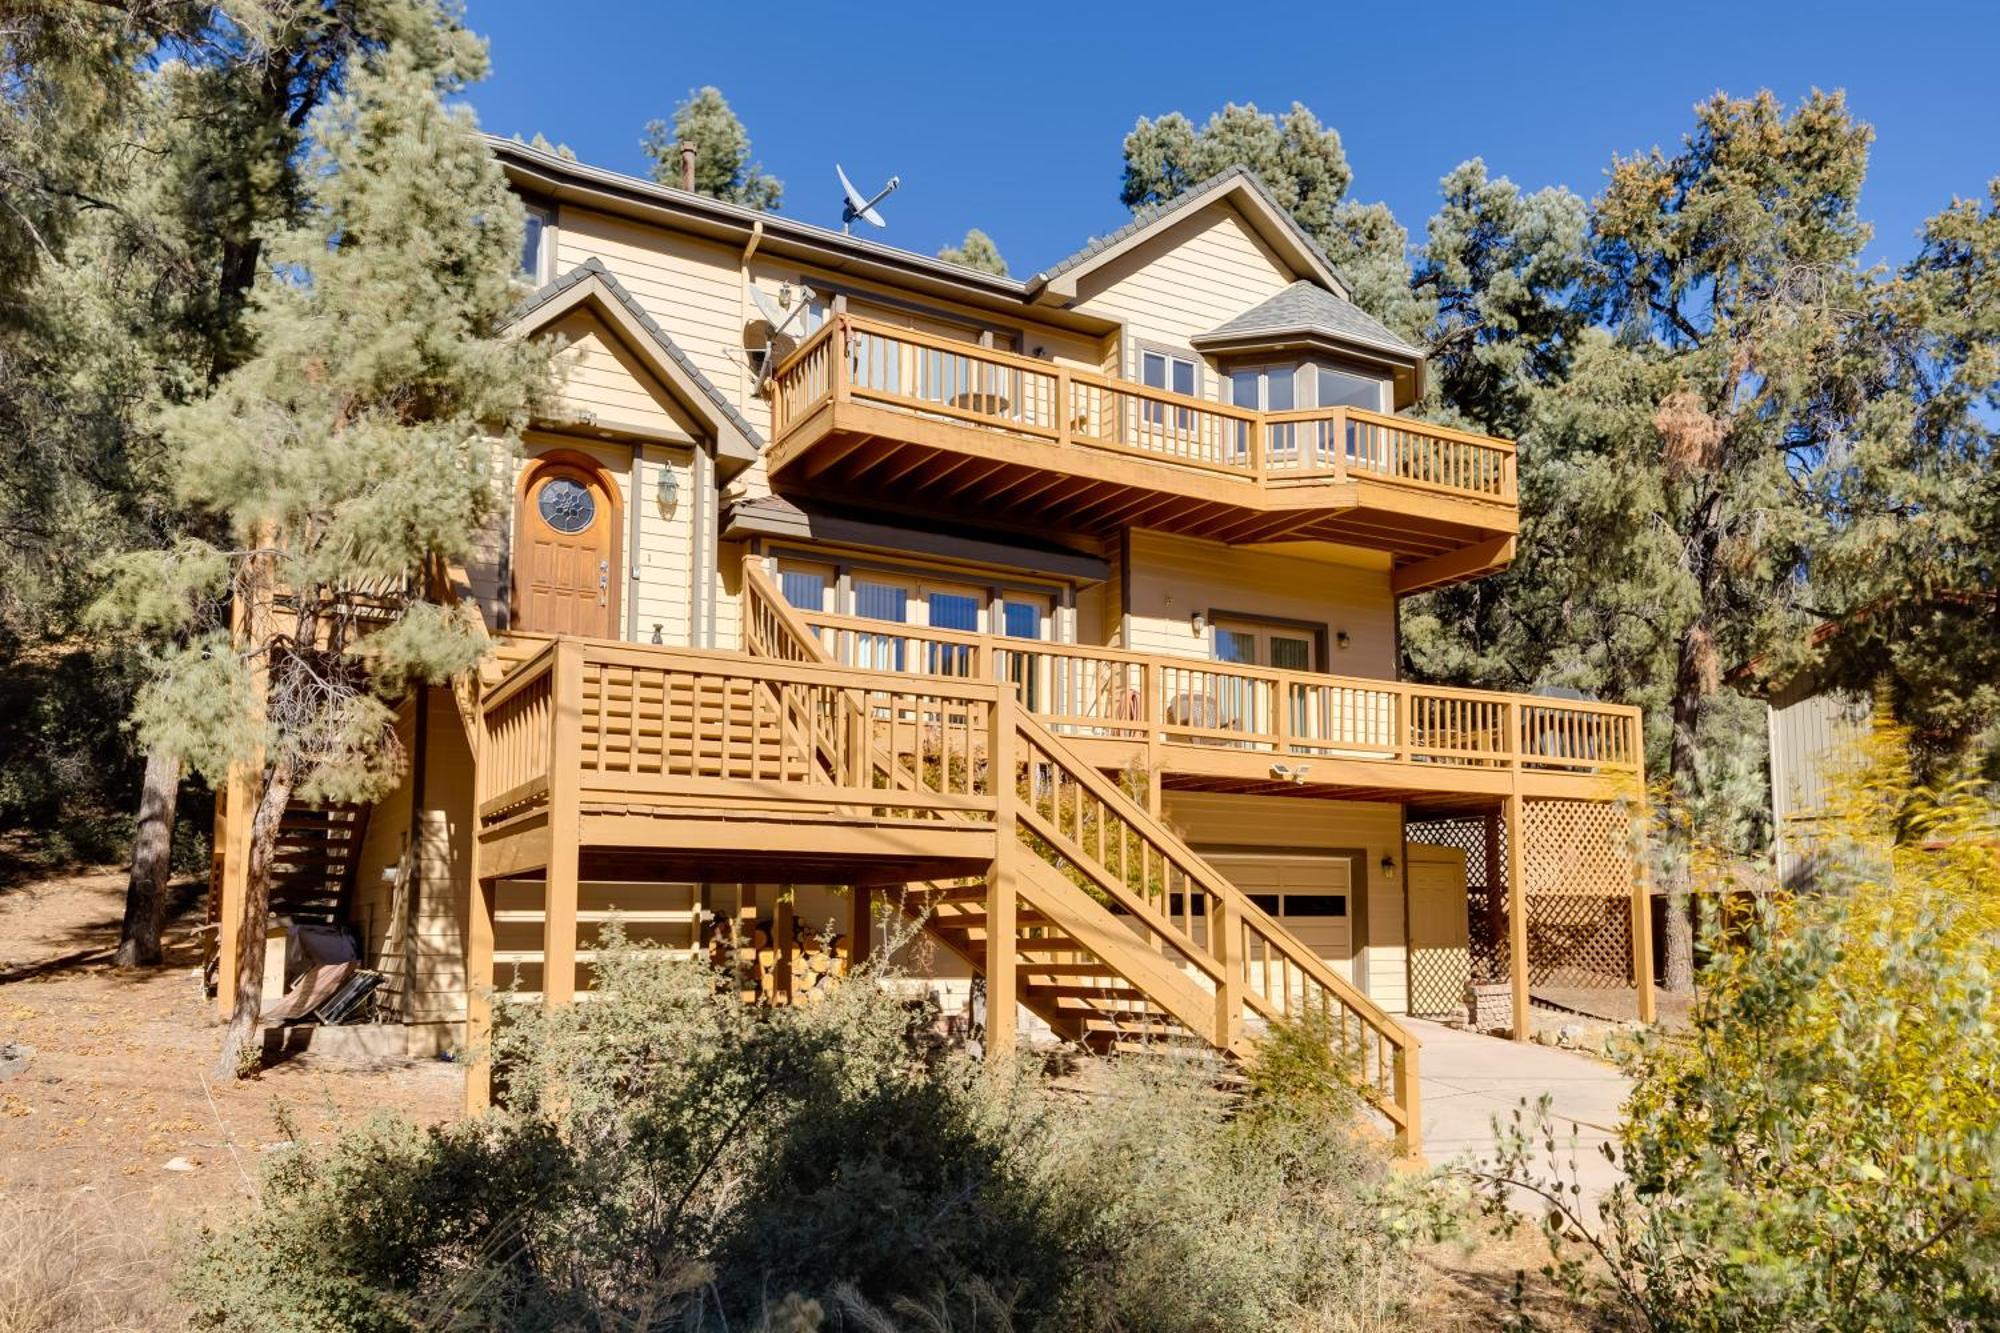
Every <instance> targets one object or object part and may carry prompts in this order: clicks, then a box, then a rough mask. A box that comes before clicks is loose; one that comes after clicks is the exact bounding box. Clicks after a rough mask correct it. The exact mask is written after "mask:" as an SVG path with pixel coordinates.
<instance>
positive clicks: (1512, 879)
mask: <svg viewBox="0 0 2000 1333" xmlns="http://www.w3.org/2000/svg"><path fill="white" fill-rule="evenodd" d="M1524 805H1525V803H1524V802H1523V801H1522V800H1521V791H1520V788H1519V787H1518V786H1517V787H1516V788H1515V789H1514V790H1513V791H1512V792H1509V793H1508V795H1507V798H1506V802H1505V810H1506V817H1507V970H1508V973H1509V979H1510V980H1511V982H1512V983H1513V989H1514V1040H1515V1041H1526V1040H1528V1037H1529V1036H1530V1027H1529V1022H1530V1020H1529V1017H1528V884H1527V856H1526V848H1525V846H1524V845H1523V844H1524V842H1525V841H1526V838H1527V830H1526V829H1525V828H1524V825H1525V824H1526V822H1527V821H1526V819H1525V817H1524V814H1525V812H1524V808H1523V807H1524Z"/></svg>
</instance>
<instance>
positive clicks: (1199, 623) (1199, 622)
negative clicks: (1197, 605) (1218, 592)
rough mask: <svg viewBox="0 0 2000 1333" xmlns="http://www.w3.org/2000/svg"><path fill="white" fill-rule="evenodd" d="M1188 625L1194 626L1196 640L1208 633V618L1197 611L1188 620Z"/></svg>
mask: <svg viewBox="0 0 2000 1333" xmlns="http://www.w3.org/2000/svg"><path fill="white" fill-rule="evenodd" d="M1188 623H1189V624H1190V625H1192V626H1194V636H1195V637H1196V638H1197V639H1199V638H1200V637H1201V636H1202V635H1203V634H1206V633H1207V632H1208V617H1207V616H1205V615H1203V614H1202V613H1201V612H1199V611H1197V612H1195V613H1194V615H1192V616H1190V617H1189V618H1188Z"/></svg>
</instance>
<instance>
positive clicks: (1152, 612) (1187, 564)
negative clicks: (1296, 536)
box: [1112, 531, 1396, 680]
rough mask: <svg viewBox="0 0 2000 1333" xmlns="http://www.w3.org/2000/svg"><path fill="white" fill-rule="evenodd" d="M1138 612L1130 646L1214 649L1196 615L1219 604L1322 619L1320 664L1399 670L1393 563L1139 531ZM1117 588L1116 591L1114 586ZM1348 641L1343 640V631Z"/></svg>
mask: <svg viewBox="0 0 2000 1333" xmlns="http://www.w3.org/2000/svg"><path fill="white" fill-rule="evenodd" d="M1130 554H1131V562H1132V567H1131V569H1130V570H1129V571H1120V574H1121V577H1126V578H1129V579H1130V582H1131V620H1130V622H1129V625H1128V627H1127V629H1128V640H1127V642H1126V643H1125V645H1124V646H1125V647H1128V648H1132V649H1135V650H1137V651H1139V652H1146V653H1164V654H1170V655H1174V656H1179V657H1208V656H1210V655H1211V648H1210V638H1211V634H1210V633H1209V632H1207V631H1204V632H1203V633H1202V634H1200V635H1197V634H1196V633H1195V629H1194V619H1193V618H1194V614H1195V613H1196V612H1197V611H1199V612H1201V613H1203V614H1204V615H1206V614H1207V613H1209V612H1211V611H1215V610H1222V611H1233V612H1237V613H1240V614H1243V615H1247V616H1252V617H1255V616H1268V617H1273V618H1276V619H1282V620H1298V621H1309V622H1311V623H1312V624H1314V625H1318V626H1321V627H1323V628H1324V630H1325V633H1326V641H1327V660H1326V661H1324V662H1322V663H1320V664H1319V666H1320V669H1321V670H1323V671H1327V672H1331V673H1333V674H1335V675H1342V676H1362V677H1366V678H1368V679H1372V680H1388V679H1393V678H1394V677H1395V674H1396V599H1395V596H1394V595H1393V594H1392V593H1391V592H1390V590H1389V572H1388V570H1387V569H1386V568H1372V569H1371V568H1367V567H1365V566H1362V565H1358V564H1357V565H1352V566H1350V565H1339V564H1333V563H1330V562H1327V561H1322V560H1303V559H1299V558H1298V557H1295V556H1281V555H1271V554H1268V553H1266V552H1263V551H1258V550H1254V549H1250V548H1247V547H1241V546H1224V545H1222V544H1220V543H1218V542H1209V541H1199V540H1196V539H1194V538H1189V537H1176V536H1171V535H1168V534H1166V533H1157V532H1143V531H1140V532H1134V533H1133V534H1132V540H1131V545H1130ZM1112 595H1113V596H1116V595H1118V590H1117V589H1115V588H1114V589H1112ZM1343 631H1344V632H1345V633H1346V634H1347V636H1348V646H1347V647H1346V648H1345V649H1342V648H1341V647H1339V636H1340V634H1341V633H1342V632H1343Z"/></svg>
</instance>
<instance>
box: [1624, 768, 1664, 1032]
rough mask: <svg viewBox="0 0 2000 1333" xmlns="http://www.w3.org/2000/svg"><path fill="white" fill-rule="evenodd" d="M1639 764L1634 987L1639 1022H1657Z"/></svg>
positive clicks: (1635, 822)
mask: <svg viewBox="0 0 2000 1333" xmlns="http://www.w3.org/2000/svg"><path fill="white" fill-rule="evenodd" d="M1645 762H1646V761H1645V760H1644V759H1643V758H1641V759H1640V761H1639V776H1638V778H1637V780H1636V782H1635V787H1636V791H1635V795H1634V805H1633V809H1632V826H1631V844H1630V845H1631V848H1632V985H1633V987H1634V988H1635V989H1636V990H1637V991H1638V993H1639V996H1638V998H1639V1021H1640V1022H1641V1023H1651V1022H1654V1021H1655V1020H1656V1019H1657V1018H1658V1017H1659V1014H1658V1009H1657V1005H1656V1003H1655V999H1654V995H1653V877H1652V873H1651V870H1650V868H1649V867H1648V866H1647V864H1646V768H1645Z"/></svg>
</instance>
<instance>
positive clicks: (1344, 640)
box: [1333, 629, 1354, 653]
mask: <svg viewBox="0 0 2000 1333" xmlns="http://www.w3.org/2000/svg"><path fill="white" fill-rule="evenodd" d="M1353 642H1354V640H1352V639H1350V638H1349V637H1348V636H1347V631H1346V630H1344V629H1337V630H1335V631H1334V632H1333V646H1334V647H1336V648H1338V649H1340V651H1341V652H1343V653H1344V652H1346V651H1347V647H1348V645H1349V644H1351V643H1353Z"/></svg>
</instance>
